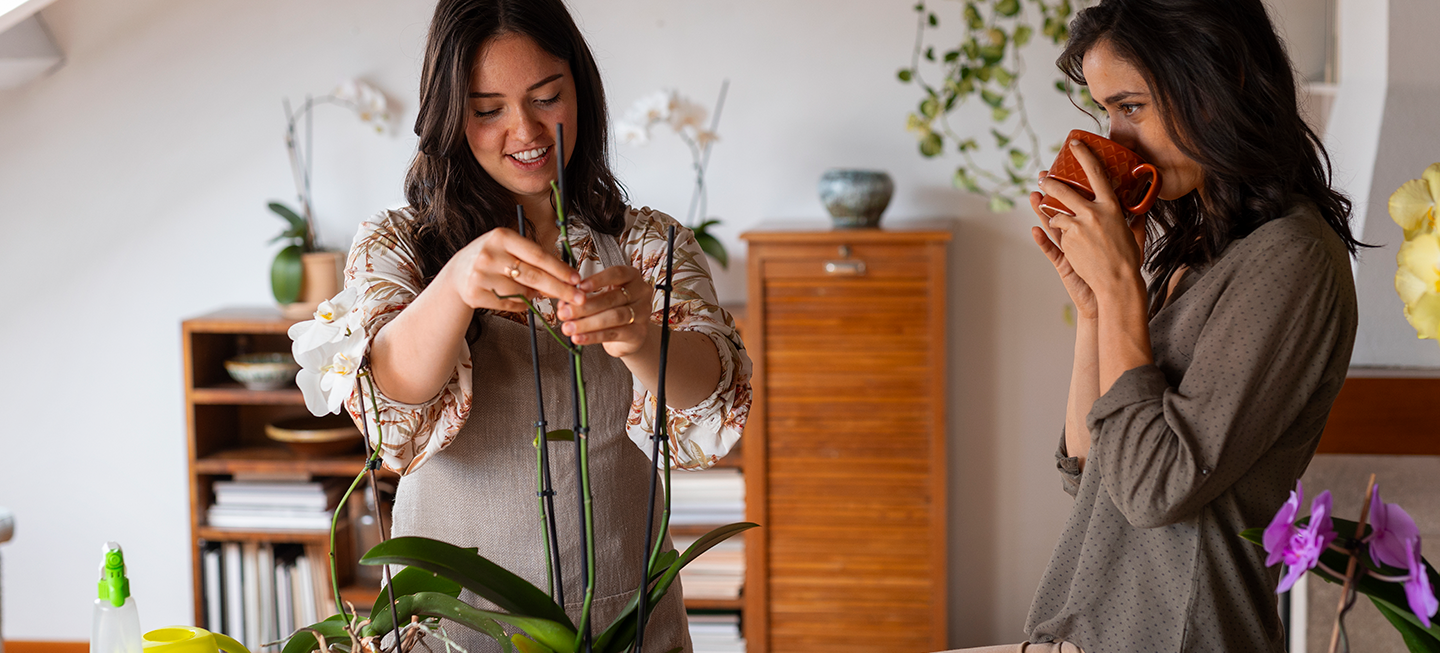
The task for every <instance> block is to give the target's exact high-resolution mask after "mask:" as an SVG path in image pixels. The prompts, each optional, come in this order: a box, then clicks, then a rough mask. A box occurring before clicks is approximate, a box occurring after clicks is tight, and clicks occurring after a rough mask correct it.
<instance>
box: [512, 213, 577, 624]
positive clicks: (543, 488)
mask: <svg viewBox="0 0 1440 653" xmlns="http://www.w3.org/2000/svg"><path fill="white" fill-rule="evenodd" d="M515 219H516V222H517V223H518V225H519V228H520V235H521V236H524V235H525V207H523V206H520V205H519V204H516V205H515ZM525 317H526V319H527V320H528V321H529V323H530V362H531V365H532V366H533V367H534V371H535V373H534V376H535V409H536V414H537V415H538V418H537V419H536V421H535V448H536V450H537V451H538V452H539V453H538V454H537V456H538V460H537V462H536V464H537V465H539V469H538V470H537V472H538V476H539V478H538V479H537V484H538V485H539V486H540V487H539V489H538V490H539V496H540V520H541V526H542V527H543V528H544V534H545V539H546V540H547V546H548V548H547V550H546V558H545V571H546V575H547V576H548V577H549V579H550V596H551V598H554V599H555V602H556V603H557V604H559V605H561V606H564V605H565V575H564V573H562V572H561V570H560V536H559V534H558V532H557V531H556V526H555V489H554V486H553V485H552V484H551V480H550V442H549V438H548V435H547V428H546V422H545V390H544V388H542V387H541V385H540V344H539V342H538V341H537V340H536V337H535V311H532V310H527V311H525Z"/></svg>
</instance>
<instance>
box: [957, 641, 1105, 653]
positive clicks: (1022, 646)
mask: <svg viewBox="0 0 1440 653" xmlns="http://www.w3.org/2000/svg"><path fill="white" fill-rule="evenodd" d="M946 653H1084V651H1081V650H1080V647H1079V646H1076V645H1074V644H1071V643H1070V642H1058V643H1055V644H1031V643H1029V642H1021V643H1019V644H1005V645H1003V646H981V647H979V648H957V649H955V650H953V651H946Z"/></svg>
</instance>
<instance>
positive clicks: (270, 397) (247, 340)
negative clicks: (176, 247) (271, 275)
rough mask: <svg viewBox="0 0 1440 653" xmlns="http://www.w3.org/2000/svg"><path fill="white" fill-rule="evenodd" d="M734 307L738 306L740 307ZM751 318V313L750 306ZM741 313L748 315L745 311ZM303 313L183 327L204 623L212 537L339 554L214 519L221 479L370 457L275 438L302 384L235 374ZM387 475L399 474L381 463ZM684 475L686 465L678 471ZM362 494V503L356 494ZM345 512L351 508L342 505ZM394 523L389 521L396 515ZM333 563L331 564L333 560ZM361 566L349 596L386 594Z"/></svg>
mask: <svg viewBox="0 0 1440 653" xmlns="http://www.w3.org/2000/svg"><path fill="white" fill-rule="evenodd" d="M732 310H734V309H732ZM742 315H743V312H742ZM737 317H738V316H737ZM294 323H295V320H289V319H285V318H283V317H281V315H280V311H279V310H278V309H276V308H271V307H242V308H227V309H222V310H218V311H215V312H213V313H208V314H206V315H201V316H199V317H195V318H192V319H189V320H185V321H184V322H183V323H182V325H181V333H182V336H181V341H182V347H183V364H184V374H185V416H186V428H187V433H188V437H187V442H188V457H189V466H188V478H189V485H190V532H191V538H190V546H191V568H192V578H193V579H194V580H193V590H194V596H195V602H194V603H195V623H196V624H203V623H204V620H205V603H204V601H205V592H204V585H203V582H204V581H203V579H202V574H201V568H202V565H203V563H202V554H201V549H202V547H203V545H204V543H205V542H261V543H272V544H273V543H295V544H303V545H306V547H307V551H315V552H316V553H317V555H319V556H321V557H320V558H318V559H317V560H316V562H317V563H320V564H325V563H326V560H327V559H328V556H329V553H330V549H329V547H330V541H329V533H328V532H316V531H275V530H235V529H221V528H212V527H210V526H208V525H206V524H205V511H206V509H207V508H208V507H209V506H210V504H211V502H212V501H213V499H214V497H213V495H212V491H211V483H213V482H214V481H216V480H224V479H226V478H227V477H229V476H231V475H233V474H237V473H256V472H264V473H277V472H278V473H306V474H309V475H311V476H312V477H315V478H327V477H338V478H353V477H354V476H355V474H356V473H358V472H359V470H360V468H361V466H362V464H363V463H364V460H365V457H364V455H363V453H361V452H359V451H358V450H357V452H356V453H354V454H349V455H343V456H332V457H325V458H302V457H299V456H296V455H295V454H294V453H293V452H292V451H291V450H290V449H288V448H286V447H285V446H283V445H280V444H278V443H275V442H273V441H270V440H269V439H267V438H266V437H265V435H264V425H265V424H266V423H267V422H268V421H270V420H273V419H277V418H281V417H286V416H293V415H304V414H308V412H307V411H306V409H305V399H304V397H303V396H302V394H301V392H300V390H299V389H297V388H288V389H282V390H248V389H246V388H244V387H243V386H241V385H240V384H238V383H236V382H234V381H233V380H231V379H230V377H229V375H227V374H226V372H225V366H224V362H225V360H226V359H228V358H231V357H233V356H236V355H238V354H241V353H256V352H270V351H289V350H290V338H289V336H288V335H287V332H288V330H289V329H290V326H291V325H293V324H294ZM743 458H744V450H743V440H742V445H740V446H737V447H736V448H735V449H734V450H732V451H731V452H730V454H729V455H727V456H726V457H725V458H723V459H721V460H720V461H719V462H718V463H717V464H716V467H727V468H739V467H741V464H742V460H743ZM381 472H382V473H384V474H386V475H388V476H391V478H394V475H393V474H389V473H386V472H384V470H381ZM677 473H684V472H677ZM352 500H357V501H358V500H360V499H359V498H358V497H352ZM341 509H343V506H342V507H340V508H337V510H341ZM343 512H344V511H343V510H342V522H345V523H343V524H342V526H341V528H342V529H343V532H340V533H337V549H338V550H337V555H338V557H339V559H340V560H342V561H351V562H352V563H353V560H354V559H355V558H356V557H357V556H358V552H355V551H353V550H352V549H353V547H352V546H351V545H350V542H351V539H352V538H353V536H352V534H351V532H350V530H349V528H350V526H349V523H348V521H346V520H345V517H344V515H343ZM387 523H388V522H387ZM716 526H720V524H715V525H707V526H677V527H672V533H673V534H676V535H687V534H688V535H702V534H704V533H706V532H708V531H710V530H711V529H713V528H715V527H716ZM327 569H328V567H327ZM352 571H353V565H352V564H341V565H340V583H341V585H342V587H341V590H340V594H341V598H342V600H346V601H350V602H351V603H354V604H355V605H356V606H357V607H361V608H365V607H368V606H370V605H371V604H373V603H374V601H375V597H376V596H378V595H379V592H380V588H379V587H378V586H373V587H372V586H370V585H368V584H358V583H355V582H354V580H353V573H351V572H352ZM743 603H744V602H743V599H734V600H713V599H693V600H692V599H687V600H686V601H685V605H686V608H687V609H689V610H703V611H727V612H742V611H743Z"/></svg>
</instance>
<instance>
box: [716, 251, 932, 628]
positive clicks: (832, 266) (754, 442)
mask: <svg viewBox="0 0 1440 653" xmlns="http://www.w3.org/2000/svg"><path fill="white" fill-rule="evenodd" d="M950 235H951V232H950V231H949V230H947V229H943V228H937V229H932V230H924V229H915V230H878V229H867V230H845V231H840V230H833V231H832V230H821V229H819V228H817V229H815V230H809V231H807V230H783V231H781V230H776V231H752V232H749V233H746V234H743V235H742V236H741V238H743V239H744V240H745V241H747V242H748V243H749V255H748V256H749V270H748V274H749V278H748V283H749V302H748V305H747V311H748V315H747V327H748V333H747V338H746V347H747V348H748V350H749V353H750V356H751V359H752V361H753V362H754V366H755V367H754V369H755V376H754V379H755V383H754V390H755V402H754V405H753V407H752V409H751V410H752V412H751V416H750V420H749V423H748V424H747V427H746V433H745V440H746V441H747V444H746V446H745V472H746V474H745V479H746V512H747V516H748V519H749V520H750V521H753V522H756V523H758V524H760V525H761V528H758V529H755V530H754V531H751V532H750V533H749V534H748V535H747V537H748V539H747V540H746V579H745V602H746V605H745V639H746V644H747V646H748V650H749V651H750V652H751V653H767V652H774V653H796V652H802V651H865V652H867V653H873V652H876V651H896V652H906V653H908V652H920V651H937V650H943V649H945V648H946V617H947V615H946V582H947V581H946V522H945V519H946V511H945V491H946V489H945V488H946V485H945V483H946V474H945V461H946V457H945V400H946V390H945V388H946V354H945V352H946V345H945V334H946V326H945V312H946V289H945V275H946V250H947V247H948V242H949V240H950Z"/></svg>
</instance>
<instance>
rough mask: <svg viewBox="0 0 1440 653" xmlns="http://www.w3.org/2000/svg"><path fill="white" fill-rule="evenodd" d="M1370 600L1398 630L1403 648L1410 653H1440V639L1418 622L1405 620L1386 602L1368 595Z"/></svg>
mask: <svg viewBox="0 0 1440 653" xmlns="http://www.w3.org/2000/svg"><path fill="white" fill-rule="evenodd" d="M1370 602H1371V603H1374V604H1375V607H1376V608H1377V609H1379V610H1380V614H1382V615H1385V619H1386V620H1387V621H1389V622H1390V625H1391V626H1394V627H1395V630H1398V631H1400V638H1401V639H1403V640H1405V648H1407V649H1409V650H1410V653H1440V639H1436V638H1435V636H1434V635H1431V634H1430V633H1429V632H1427V631H1425V630H1423V629H1421V628H1420V626H1419V625H1418V624H1413V623H1410V622H1409V621H1407V620H1406V619H1405V617H1403V616H1401V615H1400V614H1399V613H1397V612H1396V611H1395V610H1394V609H1393V608H1391V607H1390V605H1389V604H1388V603H1386V602H1384V601H1381V600H1379V599H1376V598H1375V597H1373V596H1372V597H1370Z"/></svg>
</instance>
